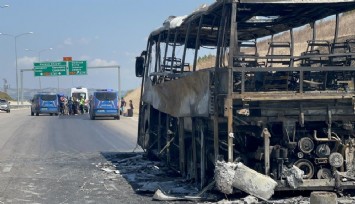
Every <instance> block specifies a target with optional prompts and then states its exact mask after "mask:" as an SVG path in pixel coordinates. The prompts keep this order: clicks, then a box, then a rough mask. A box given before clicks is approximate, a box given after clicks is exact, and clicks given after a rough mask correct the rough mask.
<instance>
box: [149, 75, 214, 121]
mask: <svg viewBox="0 0 355 204" xmlns="http://www.w3.org/2000/svg"><path fill="white" fill-rule="evenodd" d="M213 70H214V69H206V70H203V71H198V72H193V73H192V74H191V75H189V76H186V77H182V78H180V79H175V80H171V81H165V82H164V83H161V84H157V85H152V82H151V81H150V80H146V81H145V85H144V91H143V97H142V98H143V101H144V102H146V103H149V104H151V105H152V106H153V107H154V108H155V109H158V110H160V111H162V112H164V113H167V114H169V115H171V116H173V117H208V116H209V106H210V100H209V99H210V96H211V93H210V89H209V87H210V86H209V84H210V72H211V71H213ZM172 90H173V91H172Z"/></svg>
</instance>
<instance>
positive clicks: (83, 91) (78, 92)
mask: <svg viewBox="0 0 355 204" xmlns="http://www.w3.org/2000/svg"><path fill="white" fill-rule="evenodd" d="M70 97H72V99H74V98H75V99H77V100H79V99H80V97H83V98H84V99H85V106H84V110H85V112H88V111H89V92H88V89H87V88H83V87H76V88H71V90H70Z"/></svg>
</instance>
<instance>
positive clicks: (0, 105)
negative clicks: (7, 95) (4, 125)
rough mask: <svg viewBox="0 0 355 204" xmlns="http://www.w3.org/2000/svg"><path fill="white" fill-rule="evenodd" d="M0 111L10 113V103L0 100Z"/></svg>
mask: <svg viewBox="0 0 355 204" xmlns="http://www.w3.org/2000/svg"><path fill="white" fill-rule="evenodd" d="M0 110H2V111H6V112H7V113H10V102H9V101H8V100H6V99H0Z"/></svg>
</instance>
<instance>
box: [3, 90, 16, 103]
mask: <svg viewBox="0 0 355 204" xmlns="http://www.w3.org/2000/svg"><path fill="white" fill-rule="evenodd" d="M0 98H2V99H6V100H8V101H13V99H12V98H11V97H10V96H9V95H8V94H7V93H4V92H1V91H0Z"/></svg>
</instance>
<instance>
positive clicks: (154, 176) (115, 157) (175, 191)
mask: <svg viewBox="0 0 355 204" xmlns="http://www.w3.org/2000/svg"><path fill="white" fill-rule="evenodd" d="M101 155H102V156H103V157H104V158H105V159H106V160H107V161H106V162H104V163H99V164H97V165H96V167H98V168H100V169H101V170H102V171H105V172H107V173H109V174H116V175H119V176H122V177H123V178H124V179H125V180H126V181H127V182H128V184H129V185H130V186H131V187H132V189H133V190H134V191H135V192H136V193H137V194H141V195H143V196H147V197H152V199H153V194H154V193H155V192H157V190H160V191H162V192H163V193H164V194H165V195H167V196H168V197H169V198H173V199H172V200H170V201H177V202H179V201H182V200H184V201H185V202H186V201H191V200H189V199H185V198H187V197H190V196H191V197H192V196H196V195H198V194H199V192H200V189H199V188H198V187H197V186H196V184H195V183H194V182H191V181H189V180H186V179H184V178H182V177H181V176H180V175H179V174H177V173H176V172H175V171H173V170H172V169H170V168H168V167H167V166H166V165H165V164H164V163H163V162H161V161H158V160H155V161H154V160H149V159H148V158H147V157H146V155H145V153H143V152H139V153H135V152H121V153H119V152H101ZM309 195H310V192H307V191H303V192H300V191H294V192H289V193H285V192H283V193H277V192H276V193H275V194H274V196H273V197H272V198H271V199H270V200H269V201H268V202H266V201H262V200H260V199H257V198H256V197H253V196H250V195H248V194H246V193H244V192H241V191H235V193H234V194H232V195H228V196H227V195H224V194H222V193H220V192H219V191H217V190H216V189H214V188H213V189H211V190H209V191H207V192H206V193H204V194H202V195H201V197H200V198H199V199H196V200H195V201H198V202H203V203H210V202H217V203H223V204H230V203H233V204H242V203H243V204H245V203H258V204H265V203H275V204H285V203H297V204H309ZM174 198H176V199H175V200H174ZM338 202H339V203H348V202H350V203H352V202H355V198H354V197H353V195H351V194H349V193H347V194H345V195H344V196H340V195H338Z"/></svg>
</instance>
